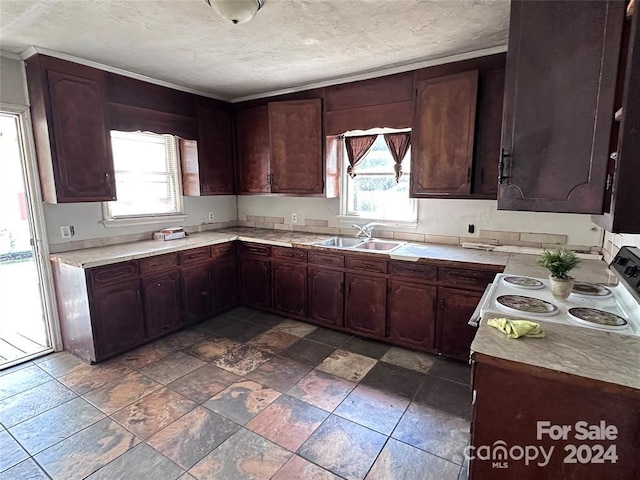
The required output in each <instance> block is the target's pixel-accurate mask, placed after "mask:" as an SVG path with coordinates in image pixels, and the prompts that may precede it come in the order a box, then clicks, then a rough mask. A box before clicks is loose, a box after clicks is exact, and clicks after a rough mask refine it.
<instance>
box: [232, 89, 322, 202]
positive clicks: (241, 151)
mask: <svg viewBox="0 0 640 480" xmlns="http://www.w3.org/2000/svg"><path fill="white" fill-rule="evenodd" d="M236 152H237V161H238V193H241V194H252V193H280V194H289V195H320V194H322V193H323V190H324V181H323V176H324V167H323V157H322V152H323V135H322V102H321V100H320V99H311V100H294V101H287V102H271V103H269V104H267V105H264V106H260V107H255V108H251V109H247V110H240V111H238V112H237V113H236Z"/></svg>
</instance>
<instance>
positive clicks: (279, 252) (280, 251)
mask: <svg viewBox="0 0 640 480" xmlns="http://www.w3.org/2000/svg"><path fill="white" fill-rule="evenodd" d="M271 256H272V257H273V258H282V259H285V260H293V261H295V262H306V261H307V251H306V250H302V249H300V248H283V247H272V248H271Z"/></svg>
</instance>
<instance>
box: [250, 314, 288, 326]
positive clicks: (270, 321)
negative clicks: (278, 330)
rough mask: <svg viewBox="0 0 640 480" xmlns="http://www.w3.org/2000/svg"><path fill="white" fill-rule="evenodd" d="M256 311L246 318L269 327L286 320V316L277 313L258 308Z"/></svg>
mask: <svg viewBox="0 0 640 480" xmlns="http://www.w3.org/2000/svg"><path fill="white" fill-rule="evenodd" d="M254 312H255V313H254V314H253V315H249V316H248V317H247V318H245V320H246V321H248V322H251V323H255V324H258V325H264V326H265V327H269V328H273V327H275V326H276V325H280V324H281V323H282V322H283V321H284V320H285V317H282V316H280V315H277V314H275V313H266V312H260V311H258V310H255V311H254Z"/></svg>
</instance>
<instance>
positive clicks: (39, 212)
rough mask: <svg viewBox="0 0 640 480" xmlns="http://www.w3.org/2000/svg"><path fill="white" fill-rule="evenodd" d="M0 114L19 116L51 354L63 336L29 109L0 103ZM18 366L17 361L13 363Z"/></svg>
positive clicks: (59, 344)
mask: <svg viewBox="0 0 640 480" xmlns="http://www.w3.org/2000/svg"><path fill="white" fill-rule="evenodd" d="M0 111H2V112H3V113H9V114H13V115H16V116H17V117H18V128H19V129H20V138H21V139H22V145H21V146H20V147H21V151H22V166H23V172H24V179H25V189H26V192H27V195H26V197H27V208H28V209H29V213H30V215H29V219H30V224H31V225H30V226H31V233H32V234H33V250H34V254H35V261H36V268H37V269H38V275H39V276H40V289H41V296H42V303H43V305H42V313H43V316H44V322H45V326H46V329H47V333H48V336H49V340H50V342H51V348H52V350H54V351H59V350H62V335H61V333H60V320H59V318H58V307H57V302H56V292H55V288H54V284H53V272H52V270H51V263H50V261H49V241H48V238H47V225H46V223H45V219H44V208H43V203H42V192H41V190H40V175H39V174H38V166H37V163H36V154H35V144H34V142H33V132H32V126H31V114H30V112H29V107H26V106H24V105H13V104H8V103H0ZM39 355H41V353H39V354H36V355H32V356H30V357H23V358H21V359H20V360H19V361H20V362H22V361H26V360H29V359H30V358H32V357H34V356H39ZM16 363H18V362H16Z"/></svg>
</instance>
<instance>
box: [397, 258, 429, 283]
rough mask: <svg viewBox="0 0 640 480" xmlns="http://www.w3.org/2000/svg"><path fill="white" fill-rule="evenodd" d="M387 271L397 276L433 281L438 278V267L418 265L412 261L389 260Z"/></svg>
mask: <svg viewBox="0 0 640 480" xmlns="http://www.w3.org/2000/svg"><path fill="white" fill-rule="evenodd" d="M389 273H391V274H392V275H397V276H399V277H407V278H414V279H416V280H423V281H430V282H435V281H436V280H437V278H438V267H432V266H430V265H418V264H415V263H413V262H391V263H390V264H389Z"/></svg>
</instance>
